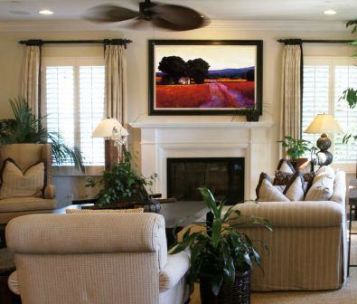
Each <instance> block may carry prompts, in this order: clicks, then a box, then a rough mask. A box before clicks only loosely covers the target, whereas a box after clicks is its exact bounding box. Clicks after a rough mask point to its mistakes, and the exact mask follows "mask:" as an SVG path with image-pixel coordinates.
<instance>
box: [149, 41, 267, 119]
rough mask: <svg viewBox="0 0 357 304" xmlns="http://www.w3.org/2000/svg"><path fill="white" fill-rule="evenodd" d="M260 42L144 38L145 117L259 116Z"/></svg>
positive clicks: (261, 56)
mask: <svg viewBox="0 0 357 304" xmlns="http://www.w3.org/2000/svg"><path fill="white" fill-rule="evenodd" d="M262 69H263V41H262V40H149V73H150V74H149V114H150V115H222V114H241V115H246V114H248V113H252V112H254V113H257V114H259V115H261V113H262V91H263V88H262V86H263V83H262V75H263V70H262Z"/></svg>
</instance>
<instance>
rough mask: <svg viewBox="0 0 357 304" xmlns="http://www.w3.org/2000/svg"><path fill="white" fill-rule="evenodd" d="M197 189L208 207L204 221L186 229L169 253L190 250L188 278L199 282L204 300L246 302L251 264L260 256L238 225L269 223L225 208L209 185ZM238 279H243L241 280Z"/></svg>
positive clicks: (258, 259) (209, 301)
mask: <svg viewBox="0 0 357 304" xmlns="http://www.w3.org/2000/svg"><path fill="white" fill-rule="evenodd" d="M199 191H200V193H201V195H202V198H203V200H204V201H205V203H206V205H207V207H208V209H209V211H210V213H209V214H208V217H207V219H208V220H207V223H206V224H204V225H202V226H201V228H202V229H200V231H196V232H193V231H191V229H187V231H186V232H185V233H184V235H183V238H182V241H179V242H178V243H177V244H176V245H175V246H174V247H173V248H172V249H171V253H172V254H174V253H178V252H180V251H183V250H186V249H189V250H190V253H191V256H190V270H189V282H190V283H191V284H193V283H194V282H200V289H201V301H202V303H203V304H207V303H235V304H243V303H249V298H250V290H249V288H250V271H251V269H252V267H253V265H254V264H257V265H260V262H261V258H260V254H259V253H258V251H257V250H256V248H255V247H254V245H253V242H252V240H251V239H250V238H249V237H248V236H247V235H246V234H245V233H242V232H240V231H239V227H240V226H246V225H260V226H263V227H265V228H266V229H268V230H271V226H270V224H269V222H268V221H266V220H264V219H262V218H258V217H245V216H243V215H242V214H241V212H240V211H239V210H236V209H234V207H230V208H228V209H226V208H225V207H224V202H217V201H216V199H215V198H214V196H213V194H212V192H211V191H210V190H209V189H208V188H205V187H201V188H199ZM247 275H248V276H249V280H248V281H247V280H246V278H247ZM241 280H245V281H244V282H243V284H242V282H241ZM245 283H246V284H245ZM247 284H248V286H247ZM237 286H238V291H237ZM207 287H208V288H207ZM207 291H208V295H207ZM247 293H248V294H247Z"/></svg>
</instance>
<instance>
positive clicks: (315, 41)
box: [278, 39, 354, 43]
mask: <svg viewBox="0 0 357 304" xmlns="http://www.w3.org/2000/svg"><path fill="white" fill-rule="evenodd" d="M291 40H299V39H279V40H278V42H280V43H286V42H289V41H291ZM300 41H301V42H302V43H352V42H353V41H354V40H319V39H306V40H300Z"/></svg>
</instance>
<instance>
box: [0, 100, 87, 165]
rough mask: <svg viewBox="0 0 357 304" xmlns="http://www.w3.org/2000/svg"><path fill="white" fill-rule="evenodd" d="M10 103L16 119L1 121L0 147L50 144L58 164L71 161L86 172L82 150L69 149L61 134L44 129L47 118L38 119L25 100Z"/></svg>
mask: <svg viewBox="0 0 357 304" xmlns="http://www.w3.org/2000/svg"><path fill="white" fill-rule="evenodd" d="M9 102H10V105H11V109H12V112H13V117H14V118H12V119H5V120H2V121H0V145H5V144H15V143H16V144H23V143H36V144H43V143H47V142H49V143H51V147H52V155H53V158H54V160H55V162H56V163H57V164H62V163H63V162H65V161H68V160H71V161H73V163H74V164H75V167H76V168H77V169H80V170H82V171H84V166H83V160H82V154H81V152H80V150H79V149H78V148H76V147H75V148H71V147H68V146H67V145H66V144H65V143H64V141H63V138H62V137H61V135H60V134H59V133H57V132H49V131H48V130H47V129H46V128H44V127H43V126H42V121H43V120H44V119H45V117H39V118H36V117H35V115H33V114H32V112H31V108H30V107H29V105H28V104H27V102H26V100H25V99H23V98H15V99H13V100H10V101H9Z"/></svg>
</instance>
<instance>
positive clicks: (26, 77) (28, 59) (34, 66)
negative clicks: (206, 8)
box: [21, 45, 41, 117]
mask: <svg viewBox="0 0 357 304" xmlns="http://www.w3.org/2000/svg"><path fill="white" fill-rule="evenodd" d="M40 68H41V46H39V45H27V46H26V54H25V62H24V67H23V74H22V81H21V96H22V97H23V98H25V99H26V101H27V103H28V105H29V106H30V108H31V110H32V113H33V114H34V115H35V116H36V117H39V115H40V114H41V113H40V111H41V109H40Z"/></svg>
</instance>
